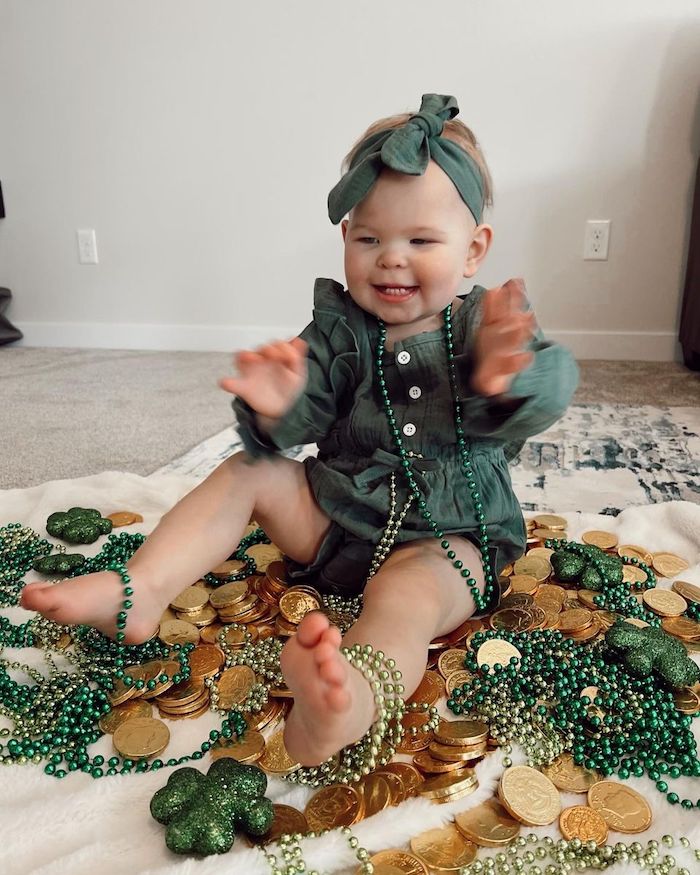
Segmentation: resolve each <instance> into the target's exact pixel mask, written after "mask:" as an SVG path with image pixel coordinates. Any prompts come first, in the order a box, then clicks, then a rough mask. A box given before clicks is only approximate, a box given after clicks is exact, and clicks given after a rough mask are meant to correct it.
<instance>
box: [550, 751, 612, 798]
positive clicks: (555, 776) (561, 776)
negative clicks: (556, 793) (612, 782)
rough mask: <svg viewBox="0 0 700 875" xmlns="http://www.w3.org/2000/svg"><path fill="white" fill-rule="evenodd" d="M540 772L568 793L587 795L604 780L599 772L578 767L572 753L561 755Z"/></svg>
mask: <svg viewBox="0 0 700 875" xmlns="http://www.w3.org/2000/svg"><path fill="white" fill-rule="evenodd" d="M540 771H541V772H542V774H544V775H546V776H547V777H548V778H549V780H550V781H551V782H552V783H553V784H554V786H555V787H556V788H557V789H558V790H563V791H564V792H566V793H587V792H588V791H589V790H590V788H591V787H592V786H593V785H594V784H597V783H598V781H602V780H603V776H602V775H601V774H599V773H598V772H595V771H593V770H592V769H587V768H585V767H584V766H578V765H576V763H575V762H574V758H573V755H572V754H570V753H563V754H560V755H559V756H558V757H557V758H556V759H555V760H554V762H552V763H550V764H549V765H547V766H540Z"/></svg>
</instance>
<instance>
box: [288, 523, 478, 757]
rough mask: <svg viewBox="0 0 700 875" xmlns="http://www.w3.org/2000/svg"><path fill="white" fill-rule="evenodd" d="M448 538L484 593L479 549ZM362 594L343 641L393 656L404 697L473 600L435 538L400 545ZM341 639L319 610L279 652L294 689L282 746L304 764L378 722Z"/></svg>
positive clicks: (363, 682) (367, 689)
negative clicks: (433, 646)
mask: <svg viewBox="0 0 700 875" xmlns="http://www.w3.org/2000/svg"><path fill="white" fill-rule="evenodd" d="M449 540H450V545H451V547H452V549H453V550H454V551H455V553H456V554H457V558H459V559H461V560H462V562H463V563H464V565H465V567H466V568H469V569H470V570H471V572H472V576H473V577H474V579H475V580H476V581H477V583H478V585H479V588H480V589H481V591H482V592H483V586H484V573H483V568H482V565H481V555H480V553H479V551H478V550H477V549H476V547H474V545H473V544H472V543H471V542H470V541H468V540H466V539H465V538H460V537H457V536H456V535H450V536H449ZM364 595H365V599H364V606H363V610H362V614H361V615H360V617H359V619H358V620H357V622H356V623H355V625H354V626H353V627H352V628H351V629H350V630H349V631H348V633H347V634H346V635H345V637H344V638H343V640H342V643H343V645H346V646H350V645H352V644H360V645H364V644H371V645H372V647H373V648H374V649H375V650H383V651H384V654H385V656H387V657H389V656H390V657H393V658H394V659H395V660H396V664H397V668H398V669H399V670H400V671H401V673H402V675H403V684H404V687H405V692H404V698H406V699H407V698H408V697H409V696H410V695H411V694H412V693H413V691H414V690H415V689H416V687H417V686H418V684H419V683H420V681H421V678H422V677H423V674H424V672H425V666H426V661H427V655H428V644H429V643H430V642H431V641H432V640H433V638H436V637H438V636H439V635H444V634H446V633H447V632H451V631H452V630H453V629H455V628H456V627H457V626H459V625H460V624H461V623H463V622H464V620H466V619H467V618H468V617H470V616H471V615H472V614H473V613H474V610H475V606H474V600H473V599H472V597H471V594H470V593H469V590H468V588H467V585H466V582H465V580H464V578H463V577H461V576H460V574H459V573H458V572H457V571H456V570H455V569H454V568H453V567H452V563H451V562H450V561H449V560H448V559H447V558H446V556H445V551H444V550H443V549H442V548H441V547H440V545H439V543H437V540H436V539H435V538H429V539H428V538H426V539H425V540H420V541H413V542H411V543H409V544H405V545H402V546H400V547H397V548H396V549H395V550H394V551H393V552H392V553H391V555H390V556H389V557H388V559H387V560H386V562H385V563H384V565H382V567H381V568H380V570H379V571H378V572H377V574H376V575H375V576H374V577H373V578H372V579H371V580H370V582H369V583H368V584H367V587H366V588H365V592H364ZM340 644H341V639H340V632H339V631H338V629H336V628H335V627H329V624H328V620H327V619H326V617H325V616H324V615H323V614H321V613H318V612H314V613H312V614H309V615H308V616H307V617H305V618H304V620H303V621H302V622H301V624H300V626H299V631H298V633H297V635H296V636H295V637H294V638H291V639H290V640H289V641H288V642H287V644H286V645H285V648H284V650H283V651H282V671H283V674H284V677H285V679H286V681H287V684H288V685H289V688H290V689H291V690H292V691H293V692H294V707H293V708H292V711H291V713H290V715H289V717H288V719H287V724H286V728H285V735H284V739H285V745H286V747H287V749H288V751H289V753H290V755H291V756H292V757H293V758H294V759H296V760H297V761H298V762H300V763H302V764H303V765H317V764H318V763H321V762H323V760H324V759H326V758H327V757H329V756H331V755H332V754H334V753H336V751H338V750H340V749H341V748H342V747H345V746H346V745H348V744H351V743H353V742H355V741H357V740H358V739H359V738H361V737H362V735H364V733H365V732H366V731H367V730H368V729H369V727H370V725H371V723H372V722H373V720H374V719H375V710H374V700H373V697H372V693H371V691H370V687H369V684H368V683H367V681H366V680H365V679H364V677H363V676H362V675H361V674H360V672H359V671H357V670H356V669H354V668H351V667H350V665H349V663H348V662H347V661H346V659H345V657H343V656H342V654H341V653H340V652H339V649H338V648H339V647H340Z"/></svg>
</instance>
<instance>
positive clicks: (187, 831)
mask: <svg viewBox="0 0 700 875" xmlns="http://www.w3.org/2000/svg"><path fill="white" fill-rule="evenodd" d="M266 789H267V777H266V775H265V773H264V772H263V771H262V770H261V769H259V768H258V767H257V766H249V765H243V764H241V763H238V762H236V760H233V759H231V758H230V757H222V758H221V759H219V760H217V761H216V762H215V763H213V764H212V765H211V766H210V768H209V771H208V772H207V774H206V775H203V774H202V773H201V772H199V771H197V769H192V768H189V767H187V766H186V767H185V768H182V769H177V771H175V772H173V773H172V774H171V775H170V777H169V779H168V783H167V784H166V785H165V787H162V788H161V789H160V790H158V792H157V793H156V794H155V796H154V797H153V799H151V814H152V815H153V817H154V818H155V819H156V820H157V821H158V822H159V823H163V824H166V825H167V828H166V831H165V844H166V845H167V846H168V848H170V850H171V851H173V852H174V853H176V854H190V853H197V854H203V855H205V856H206V855H209V854H223V853H225V852H226V851H228V850H230V848H231V846H232V845H233V841H234V839H235V837H236V830H239V829H243V830H244V831H245V832H247V833H248V834H249V835H254V836H261V835H265V833H266V832H268V830H269V829H270V827H271V826H272V821H273V819H274V810H273V807H272V802H271V801H270V800H269V799H267V798H266V797H265V790H266Z"/></svg>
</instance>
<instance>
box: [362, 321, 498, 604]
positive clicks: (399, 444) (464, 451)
mask: <svg viewBox="0 0 700 875" xmlns="http://www.w3.org/2000/svg"><path fill="white" fill-rule="evenodd" d="M443 319H444V326H445V330H444V337H445V351H446V353H447V372H448V375H449V380H450V391H451V393H452V402H453V405H454V419H455V434H456V437H457V447H458V449H459V455H460V459H461V467H462V475H463V476H464V478H465V479H466V481H467V484H468V485H469V488H470V489H471V495H472V500H473V502H474V509H475V512H476V518H477V521H478V524H479V536H480V538H479V540H480V551H481V556H482V564H483V568H484V577H485V581H486V586H485V588H484V593H483V595H482V594H481V592H480V591H479V589H478V587H477V584H476V581H475V580H474V578H473V577H472V575H471V571H470V570H469V569H468V568H464V566H463V563H462V561H461V560H460V559H457V554H456V553H455V551H454V550H452V549H451V548H450V542H449V541H448V540H447V538H446V537H445V533H444V532H443V531H442V530H441V529H440V527H439V525H438V524H437V522H436V521H435V520H434V519H433V517H432V514H431V513H430V511H429V510H428V503H427V501H426V500H425V498H424V497H423V495H422V494H421V491H420V489H419V488H418V484H417V482H416V478H415V477H414V475H413V471H412V468H411V465H412V463H411V456H410V454H409V453H408V452H407V451H406V448H405V447H404V445H403V441H402V439H401V432H400V429H399V427H398V424H397V422H396V416H395V414H394V411H393V409H392V407H391V401H390V400H389V390H388V388H387V384H386V379H385V377H384V367H383V365H384V350H385V348H386V325H385V324H384V322H382V320H381V319H379V320H378V323H379V343H378V345H377V354H376V367H377V380H378V382H379V390H380V392H381V396H382V401H383V403H384V411H385V413H386V417H387V421H388V423H389V431H390V432H391V435H392V438H393V439H394V443H395V444H396V448H397V450H398V454H399V457H400V458H401V468H402V469H403V473H404V476H405V477H406V480H407V481H408V486H409V488H410V490H411V495H412V496H413V498H414V499H415V501H416V504H417V506H418V509H419V511H420V514H421V516H422V517H423V519H424V520H425V521H426V522H427V523H428V525H429V526H430V528H431V529H432V531H433V534H434V536H435V537H436V538H437V539H438V540H439V541H440V546H441V547H442V549H443V550H444V551H445V553H446V555H447V558H448V559H449V560H450V561H451V562H452V565H453V566H454V568H456V569H457V570H458V571H459V573H460V575H461V576H462V577H463V578H465V580H466V583H467V586H468V587H469V591H470V593H471V595H472V598H473V599H474V604H475V605H476V610H477V613H481V612H483V611H486V610H488V608H489V606H490V605H491V603H492V601H493V599H494V595H495V593H496V585H497V584H496V581H495V580H494V577H493V574H492V572H491V568H490V563H489V553H488V534H487V527H486V518H485V516H484V506H483V504H482V501H481V494H480V493H479V490H478V488H477V484H476V478H475V476H474V469H473V467H472V461H471V455H470V453H469V448H468V446H467V440H466V438H465V436H464V429H463V427H462V411H461V409H460V405H459V401H460V399H459V395H458V392H457V377H456V374H455V363H454V340H453V335H452V307H451V306H447V307H445V309H444V311H443Z"/></svg>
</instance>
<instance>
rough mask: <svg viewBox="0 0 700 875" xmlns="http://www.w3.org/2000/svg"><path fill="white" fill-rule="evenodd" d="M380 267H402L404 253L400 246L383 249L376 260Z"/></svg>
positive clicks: (404, 257) (404, 258) (404, 262)
mask: <svg viewBox="0 0 700 875" xmlns="http://www.w3.org/2000/svg"><path fill="white" fill-rule="evenodd" d="M377 262H378V264H379V266H380V267H387V268H392V267H402V266H403V265H405V264H406V253H405V251H404V250H403V248H402V247H400V246H387V247H383V248H382V249H381V250H380V252H379V256H378V259H377Z"/></svg>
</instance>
